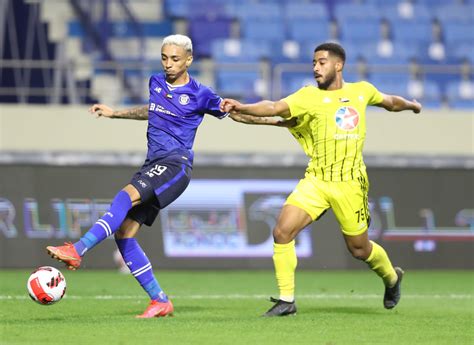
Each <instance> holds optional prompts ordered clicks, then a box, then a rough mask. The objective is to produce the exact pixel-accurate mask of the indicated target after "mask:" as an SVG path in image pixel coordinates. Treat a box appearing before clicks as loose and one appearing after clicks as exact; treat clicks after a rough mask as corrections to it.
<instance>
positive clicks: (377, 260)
mask: <svg viewBox="0 0 474 345" xmlns="http://www.w3.org/2000/svg"><path fill="white" fill-rule="evenodd" d="M344 63H345V51H344V49H343V48H342V47H341V46H340V45H338V44H336V43H324V44H321V45H319V46H318V47H316V49H315V51H314V57H313V72H314V77H315V79H316V82H317V84H318V86H317V87H316V86H306V87H303V88H301V89H300V90H298V91H297V92H295V93H293V94H291V95H289V96H288V97H286V98H283V99H282V100H279V101H276V102H272V101H261V102H258V103H254V104H242V103H240V102H238V101H236V100H233V99H225V100H224V101H223V102H222V103H221V108H222V110H223V111H226V112H230V113H231V117H232V118H233V119H234V120H236V121H239V122H244V123H262V124H274V123H272V122H269V121H268V120H264V119H265V118H266V117H271V116H279V117H282V118H284V119H285V120H286V121H285V120H282V122H284V123H286V124H287V125H288V124H290V122H287V121H294V120H293V119H295V118H296V125H298V122H299V125H300V126H301V127H300V128H299V129H297V128H294V129H291V131H292V133H293V134H295V133H296V132H297V133H299V135H297V136H296V137H297V139H298V141H299V143H300V144H301V145H302V146H303V149H304V150H305V152H306V153H307V154H308V155H309V156H310V157H311V160H310V162H309V164H308V167H307V169H306V173H305V177H304V179H302V180H301V181H300V182H299V183H298V185H297V186H296V188H295V190H294V191H293V192H292V193H291V194H290V196H289V197H288V199H287V201H286V203H285V205H284V206H283V208H282V211H281V213H280V216H279V218H278V222H277V225H276V226H275V228H274V230H273V237H274V255H273V262H274V266H275V274H276V279H277V283H278V288H279V290H280V297H279V299H274V298H272V299H271V301H272V302H275V304H274V305H273V307H272V308H270V309H269V310H268V311H267V312H266V313H265V314H264V316H284V315H292V314H296V304H295V301H294V289H295V283H294V280H295V270H296V265H297V257H296V252H295V241H294V239H295V237H296V235H298V233H299V232H300V231H301V230H302V229H304V228H305V227H306V226H307V225H309V224H310V223H311V222H313V221H315V220H317V219H318V218H319V217H321V216H322V215H323V213H324V212H325V211H326V210H327V209H329V208H332V209H333V212H334V214H335V216H336V218H337V220H338V222H339V224H340V226H341V230H342V233H343V237H344V240H345V241H346V245H347V248H348V249H349V251H350V252H351V254H352V255H353V256H354V257H355V258H357V259H360V260H364V261H365V262H366V263H367V264H368V265H369V267H370V268H371V269H372V270H373V271H374V272H375V273H376V274H377V275H378V276H380V277H381V278H382V280H383V282H384V285H385V294H384V300H383V302H384V307H385V308H387V309H391V308H393V307H395V306H396V305H397V303H398V302H399V300H400V296H401V281H402V277H403V270H402V269H401V268H399V267H393V266H392V264H391V262H390V259H389V258H388V255H387V253H386V252H385V250H384V249H383V248H382V247H381V246H380V245H378V244H377V243H375V242H373V241H369V238H368V234H367V229H368V227H369V224H370V214H369V210H368V189H369V183H368V179H367V173H366V168H365V165H364V161H363V159H362V149H363V146H364V140H365V110H366V107H367V105H375V106H379V107H382V108H385V109H386V110H388V111H402V110H412V111H413V112H414V113H419V112H420V111H421V104H420V103H418V102H417V101H416V100H413V101H409V100H406V99H405V98H403V97H400V96H395V95H387V94H383V93H381V92H379V91H378V90H377V89H376V88H375V87H374V86H373V85H372V84H370V83H368V82H358V83H346V82H344V79H343V75H342V71H343V68H344ZM293 124H295V123H293ZM308 143H309V145H308Z"/></svg>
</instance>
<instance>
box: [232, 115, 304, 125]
mask: <svg viewBox="0 0 474 345" xmlns="http://www.w3.org/2000/svg"><path fill="white" fill-rule="evenodd" d="M229 117H230V118H231V119H232V120H234V121H236V122H241V123H246V124H249V125H268V126H277V127H287V128H289V127H294V126H296V118H292V119H290V120H285V119H282V118H279V117H260V116H253V115H248V114H240V113H230V114H229Z"/></svg>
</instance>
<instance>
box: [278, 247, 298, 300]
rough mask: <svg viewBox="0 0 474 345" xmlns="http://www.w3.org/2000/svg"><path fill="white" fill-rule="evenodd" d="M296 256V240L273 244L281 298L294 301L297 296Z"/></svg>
mask: <svg viewBox="0 0 474 345" xmlns="http://www.w3.org/2000/svg"><path fill="white" fill-rule="evenodd" d="M297 263H298V259H297V258H296V251H295V240H293V241H291V242H290V243H286V244H278V243H274V244H273V264H274V265H275V275H276V280H277V284H278V289H279V290H280V299H282V300H284V301H287V302H292V301H293V300H294V296H295V270H296V265H297Z"/></svg>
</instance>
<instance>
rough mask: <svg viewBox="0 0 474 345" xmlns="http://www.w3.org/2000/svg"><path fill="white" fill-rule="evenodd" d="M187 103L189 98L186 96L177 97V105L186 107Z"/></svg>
mask: <svg viewBox="0 0 474 345" xmlns="http://www.w3.org/2000/svg"><path fill="white" fill-rule="evenodd" d="M188 103H189V96H188V95H180V96H179V104H181V105H186V104H188Z"/></svg>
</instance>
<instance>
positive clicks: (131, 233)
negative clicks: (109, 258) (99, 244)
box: [114, 218, 140, 240]
mask: <svg viewBox="0 0 474 345" xmlns="http://www.w3.org/2000/svg"><path fill="white" fill-rule="evenodd" d="M135 223H136V222H134V221H132V220H130V219H128V218H127V219H125V221H124V222H123V223H122V224H121V225H120V228H119V229H118V230H117V231H116V232H115V234H114V236H115V239H116V240H122V239H124V238H133V237H135V235H136V233H137V231H138V228H139V227H140V225H139V224H138V223H136V224H135Z"/></svg>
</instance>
